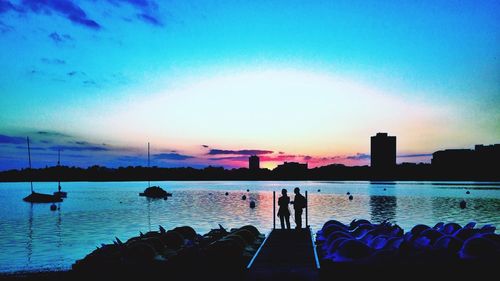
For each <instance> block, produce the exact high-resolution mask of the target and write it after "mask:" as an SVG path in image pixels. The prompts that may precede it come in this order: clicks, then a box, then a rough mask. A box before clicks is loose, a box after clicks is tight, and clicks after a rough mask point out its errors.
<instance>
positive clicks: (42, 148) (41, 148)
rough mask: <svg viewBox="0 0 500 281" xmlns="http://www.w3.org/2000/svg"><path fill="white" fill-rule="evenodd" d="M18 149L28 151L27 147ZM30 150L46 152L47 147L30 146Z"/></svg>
mask: <svg viewBox="0 0 500 281" xmlns="http://www.w3.org/2000/svg"><path fill="white" fill-rule="evenodd" d="M16 148H17V149H23V150H24V149H27V146H16ZM30 150H46V148H45V147H33V146H30Z"/></svg>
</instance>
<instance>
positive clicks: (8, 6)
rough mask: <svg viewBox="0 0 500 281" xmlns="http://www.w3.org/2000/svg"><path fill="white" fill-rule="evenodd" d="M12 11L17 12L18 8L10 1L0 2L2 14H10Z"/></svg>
mask: <svg viewBox="0 0 500 281" xmlns="http://www.w3.org/2000/svg"><path fill="white" fill-rule="evenodd" d="M10 10H17V8H16V7H15V6H14V5H12V3H10V2H9V1H6V0H0V14H2V13H5V12H8V11H10Z"/></svg>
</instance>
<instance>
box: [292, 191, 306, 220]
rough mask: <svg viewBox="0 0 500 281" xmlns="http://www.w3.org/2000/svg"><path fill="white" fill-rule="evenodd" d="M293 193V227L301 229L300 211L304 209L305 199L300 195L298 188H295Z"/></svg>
mask: <svg viewBox="0 0 500 281" xmlns="http://www.w3.org/2000/svg"><path fill="white" fill-rule="evenodd" d="M293 192H294V193H295V199H294V200H293V202H291V203H292V204H293V208H294V209H295V224H296V225H297V226H295V228H296V229H301V228H302V209H304V208H305V207H306V198H305V197H304V196H302V194H300V188H298V187H296V188H295V189H294V190H293Z"/></svg>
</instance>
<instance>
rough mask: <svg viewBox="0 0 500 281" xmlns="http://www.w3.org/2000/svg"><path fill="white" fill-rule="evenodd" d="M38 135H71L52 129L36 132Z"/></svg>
mask: <svg viewBox="0 0 500 281" xmlns="http://www.w3.org/2000/svg"><path fill="white" fill-rule="evenodd" d="M36 133H37V134H38V135H42V136H47V137H65V138H67V137H71V136H70V135H67V134H64V133H60V132H52V131H38V132H36Z"/></svg>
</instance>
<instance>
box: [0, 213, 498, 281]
mask: <svg viewBox="0 0 500 281" xmlns="http://www.w3.org/2000/svg"><path fill="white" fill-rule="evenodd" d="M495 230H496V228H495V227H494V226H492V225H485V226H482V227H480V228H479V227H476V224H475V223H472V222H471V223H469V224H467V225H465V226H463V227H462V226H460V225H458V224H456V223H446V224H445V223H437V224H436V225H435V226H434V227H430V226H427V225H421V224H419V225H416V226H414V227H413V228H412V229H411V230H410V231H408V232H406V233H405V232H404V231H403V229H401V228H400V227H399V226H398V225H397V224H392V223H388V222H383V223H380V224H373V223H371V222H370V221H368V220H353V221H352V222H351V223H350V224H348V225H345V224H342V223H341V222H338V221H335V220H330V221H328V222H326V223H325V224H324V226H323V228H322V229H321V230H319V231H318V233H317V234H316V240H315V241H313V239H312V236H311V231H310V230H309V229H302V230H273V231H272V232H271V233H270V234H269V235H268V237H267V238H266V239H264V235H263V234H261V233H260V232H259V231H258V230H257V229H256V228H255V227H253V226H243V227H241V228H235V229H231V230H230V231H227V230H225V229H224V228H222V227H220V228H219V229H213V230H211V231H210V232H209V233H207V234H204V235H199V234H197V233H196V232H195V231H194V230H193V229H192V228H190V227H188V226H183V227H177V228H174V229H172V230H168V231H167V230H165V229H163V228H161V227H160V230H159V231H152V232H148V233H145V234H142V233H141V234H140V235H139V236H137V237H132V238H130V239H129V240H127V241H125V242H122V241H120V240H118V239H116V240H115V241H114V242H113V244H107V245H102V246H101V247H99V248H97V249H96V250H95V251H93V252H92V253H90V254H88V255H87V256H86V257H85V258H83V259H81V260H78V261H76V262H75V264H74V265H73V268H72V270H69V271H63V272H38V273H14V274H3V275H1V274H0V280H34V281H43V280H155V281H156V280H207V281H208V280H216V281H224V280H244V281H258V280H287V281H290V280H292V281H293V280H308V281H313V280H319V281H326V280H415V279H416V280H419V279H426V280H427V279H430V280H440V279H441V280H489V279H492V277H493V276H497V274H498V266H499V265H500V235H498V234H495Z"/></svg>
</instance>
